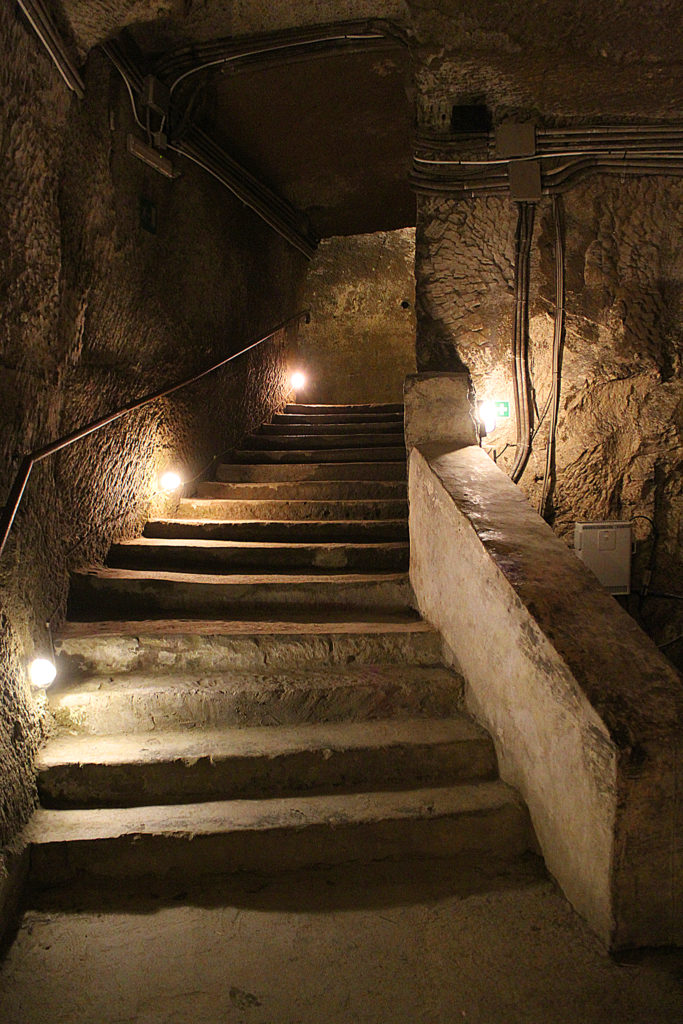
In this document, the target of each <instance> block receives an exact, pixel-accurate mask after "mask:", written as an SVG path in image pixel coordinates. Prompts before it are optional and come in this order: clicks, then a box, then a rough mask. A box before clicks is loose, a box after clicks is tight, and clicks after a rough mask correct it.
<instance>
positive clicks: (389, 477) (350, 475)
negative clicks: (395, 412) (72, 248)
mask: <svg viewBox="0 0 683 1024" xmlns="http://www.w3.org/2000/svg"><path fill="white" fill-rule="evenodd" d="M406 478H407V463H406V460H405V458H403V459H396V460H395V461H394V462H391V461H390V460H383V461H381V462H304V463H296V462H288V463H282V464H275V465H272V464H269V463H267V462H257V463H247V462H239V463H231V462H221V463H220V464H219V465H218V466H217V467H216V479H217V480H219V481H221V482H224V483H269V482H273V483H285V482H293V481H295V480H331V481H336V482H339V481H340V480H354V481H359V480H377V481H378V482H380V483H391V482H392V481H394V480H400V481H405V480H406Z"/></svg>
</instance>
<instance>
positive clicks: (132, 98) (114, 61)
mask: <svg viewBox="0 0 683 1024" xmlns="http://www.w3.org/2000/svg"><path fill="white" fill-rule="evenodd" d="M102 50H103V52H104V53H105V55H106V56H107V57H108V58H109V60H110V61H111V63H112V64H113V65H114V67H115V68H116V70H117V71H118V73H119V74H120V75H121V78H122V79H123V82H124V85H125V86H126V89H127V90H128V96H129V98H130V105H131V108H132V110H133V117H134V118H135V121H136V123H137V125H138V127H139V128H142V130H143V132H146V131H147V128H146V127H145V125H144V124H143V123H142V121H141V120H140V117H139V115H138V110H137V105H136V103H135V96H134V94H133V86H132V85H131V82H130V80H129V78H128V75H127V73H126V72H125V71H124V69H123V65H122V64H121V63H120V61H119V58H118V56H116V55H115V54H114V51H113V50H112V48H111V46H109V45H107V43H104V44H103V45H102Z"/></svg>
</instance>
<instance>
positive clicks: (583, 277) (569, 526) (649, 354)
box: [416, 178, 683, 663]
mask: <svg viewBox="0 0 683 1024" xmlns="http://www.w3.org/2000/svg"><path fill="white" fill-rule="evenodd" d="M682 198H683V186H682V185H681V182H680V181H679V180H676V179H667V178H642V179H634V180H626V181H624V182H621V181H619V180H618V179H614V178H595V179H594V180H592V181H590V182H588V183H585V184H583V185H582V186H580V187H577V188H575V189H574V190H572V191H570V192H569V193H568V194H567V195H566V196H565V197H564V199H563V204H564V211H565V221H566V342H565V348H564V358H563V364H562V384H561V400H560V414H559V423H558V429H557V447H556V474H555V480H554V484H553V487H552V490H551V518H552V525H553V526H554V529H555V530H556V532H557V533H558V534H559V535H560V536H562V537H564V538H565V539H566V540H567V541H568V542H569V543H572V542H573V524H574V521H575V520H581V519H587V520H592V519H598V520H599V519H634V517H636V516H647V517H648V518H649V519H651V520H652V521H653V523H654V529H655V533H654V535H653V532H652V528H651V526H650V524H649V523H648V521H647V520H646V519H635V536H636V538H637V540H638V545H637V551H636V555H635V559H634V565H633V577H632V586H633V587H634V589H635V590H636V591H638V590H641V589H642V587H643V585H644V582H645V580H646V578H647V576H646V572H647V571H648V570H653V576H652V581H651V584H650V595H648V596H647V597H646V598H644V599H642V598H640V597H639V596H638V595H634V596H632V597H631V598H630V599H628V601H627V602H626V603H627V604H628V607H629V610H630V611H631V612H632V613H633V614H634V615H635V616H636V617H637V618H638V619H639V621H640V622H641V624H642V625H643V626H644V627H645V628H646V630H647V631H648V632H650V633H651V635H652V636H653V638H654V639H655V641H656V642H658V643H660V644H667V646H666V647H665V648H663V649H664V650H665V652H666V653H667V654H669V656H670V657H673V658H674V660H677V661H678V662H679V663H680V661H681V658H682V657H683V648H682V647H681V643H680V640H679V641H676V637H679V636H680V634H681V632H682V631H683V630H682V628H681V626H682V625H683V614H682V612H681V602H680V600H677V599H676V598H675V597H672V596H668V597H667V596H657V595H667V594H668V595H675V594H678V595H680V594H681V593H682V592H683V586H682V576H681V565H680V539H681V516H682V514H683V495H682V486H681V477H680V466H681V437H680V427H681V402H682V400H683V386H682V385H681V380H680V366H681V353H682V349H683V333H682V331H681V326H680V324H681V296H682V294H683V288H682V285H683V258H682V257H683V243H682V242H681V228H682V227H683V204H682V202H681V200H682ZM516 216H517V214H516V208H515V206H514V204H513V203H512V202H511V201H510V200H509V199H507V198H499V197H490V198H483V199H476V200H467V201H464V202H463V201H460V202H458V201H454V200H448V199H445V198H438V197H437V198H434V197H428V198H422V199H421V201H420V203H419V213H418V229H417V258H416V276H417V288H418V300H417V301H418V340H417V354H418V367H419V369H421V370H452V369H462V368H463V367H464V368H466V369H467V370H468V371H469V373H470V374H471V377H472V381H473V383H474V386H475V388H476V392H477V397H478V398H479V399H484V398H489V399H502V400H507V401H509V402H510V409H511V417H510V420H509V421H508V423H507V425H506V424H505V421H504V420H502V421H501V420H499V421H498V427H497V429H496V431H495V432H494V433H493V434H491V435H489V436H488V437H486V438H485V439H484V442H483V443H484V446H485V447H486V448H487V449H488V450H489V452H490V454H491V455H492V456H493V457H495V458H496V459H497V461H498V462H499V464H500V465H501V467H502V468H505V469H507V468H509V466H510V464H511V463H512V461H513V457H514V447H510V446H511V445H514V441H515V430H514V419H513V404H512V378H511V338H512V327H513V316H514V295H513V282H514V235H515V227H516ZM553 247H554V230H553V222H552V210H551V205H550V200H544V201H543V202H542V203H541V204H539V206H538V208H537V212H536V224H535V233H534V245H533V250H532V262H531V291H530V371H531V380H532V385H533V392H534V398H535V405H536V408H537V410H539V412H542V410H543V408H544V405H545V401H546V397H547V395H548V394H549V390H550V384H551V371H552V337H553V314H554V307H555V283H554V251H553ZM535 424H536V426H537V427H538V433H537V435H536V437H535V440H534V446H533V453H532V456H531V458H530V460H529V463H528V466H527V468H526V471H525V473H524V475H523V476H522V479H521V481H520V485H521V487H522V489H523V490H524V491H525V493H526V494H527V496H528V497H529V500H530V501H531V503H532V505H534V507H537V505H538V500H539V497H540V490H541V486H542V478H543V473H544V468H545V457H546V444H547V417H546V419H544V420H541V422H540V426H539V415H538V413H537V414H536V416H535ZM653 545H654V551H653ZM669 641H675V642H673V643H668V642H669Z"/></svg>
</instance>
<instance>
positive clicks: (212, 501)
mask: <svg viewBox="0 0 683 1024" xmlns="http://www.w3.org/2000/svg"><path fill="white" fill-rule="evenodd" d="M176 515H177V516H178V518H181V519H184V518H188V519H229V520H233V521H234V520H236V519H242V520H244V519H279V520H283V519H290V520H291V519H297V520H304V519H334V520H340V519H381V520H387V519H407V517H408V502H407V500H405V499H395V500H394V499H386V498H380V499H368V498H364V499H360V500H346V501H344V500H341V499H334V498H332V499H328V500H319V499H315V498H310V499H296V498H295V499H291V500H288V499H283V498H276V499H273V500H267V499H261V500H252V501H243V500H240V499H231V498H227V499H223V498H183V499H182V500H181V502H180V504H179V506H178V510H177V512H176Z"/></svg>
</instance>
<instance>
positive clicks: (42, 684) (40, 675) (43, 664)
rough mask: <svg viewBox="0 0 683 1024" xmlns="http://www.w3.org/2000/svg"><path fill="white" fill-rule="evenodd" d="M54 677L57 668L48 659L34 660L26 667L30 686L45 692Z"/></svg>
mask: <svg viewBox="0 0 683 1024" xmlns="http://www.w3.org/2000/svg"><path fill="white" fill-rule="evenodd" d="M56 676H57V667H56V665H55V663H54V661H51V660H50V658H34V659H33V661H32V662H31V664H30V665H29V667H28V677H29V679H30V680H31V683H32V685H33V686H36V687H38V689H40V690H45V689H47V687H48V686H50V685H51V684H52V683H54V681H55V678H56Z"/></svg>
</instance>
